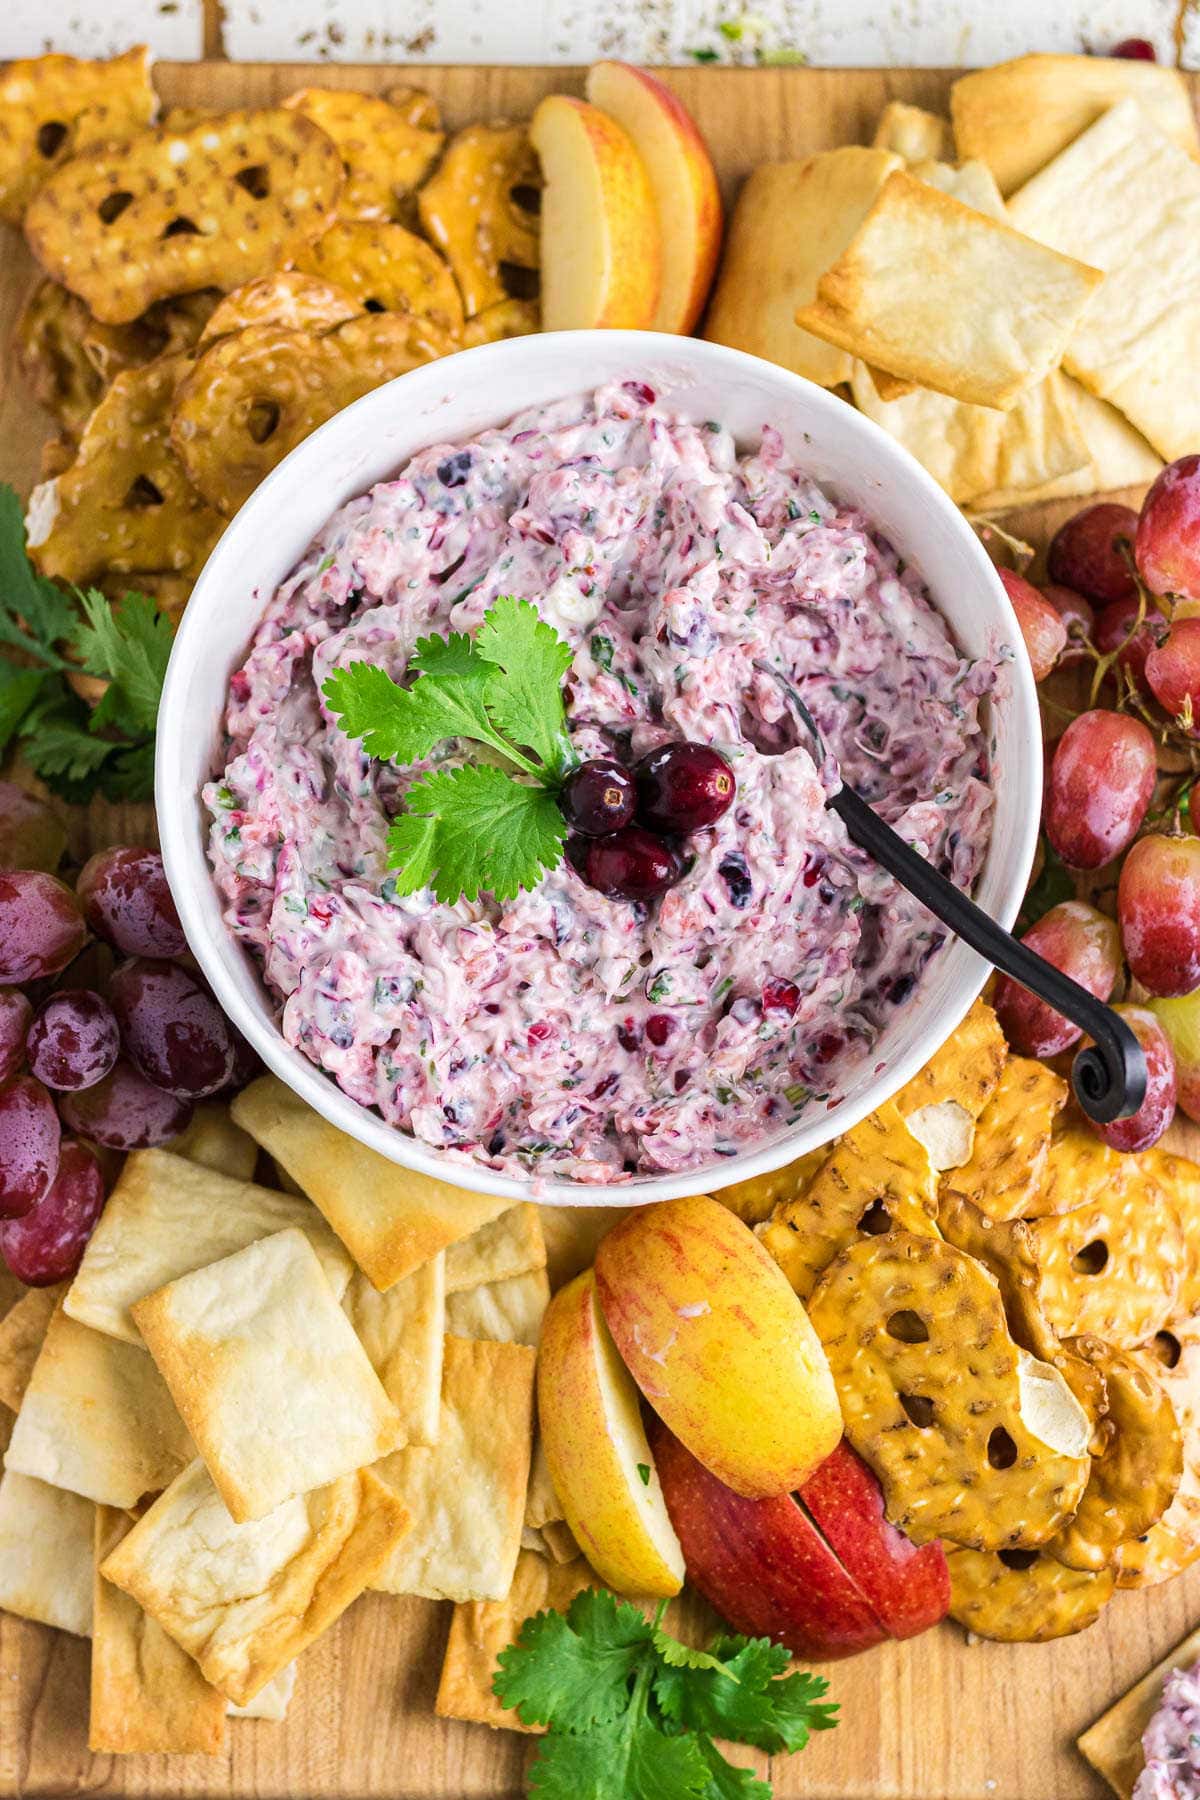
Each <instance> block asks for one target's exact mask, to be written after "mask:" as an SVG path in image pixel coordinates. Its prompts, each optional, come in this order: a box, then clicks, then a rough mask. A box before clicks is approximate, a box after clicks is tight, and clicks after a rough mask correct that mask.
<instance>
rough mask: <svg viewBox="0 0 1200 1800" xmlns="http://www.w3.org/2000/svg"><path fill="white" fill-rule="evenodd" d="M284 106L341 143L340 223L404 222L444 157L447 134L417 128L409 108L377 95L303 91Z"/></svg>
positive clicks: (322, 90)
mask: <svg viewBox="0 0 1200 1800" xmlns="http://www.w3.org/2000/svg"><path fill="white" fill-rule="evenodd" d="M283 104H284V105H285V106H288V107H291V108H293V109H294V110H295V111H296V112H299V113H303V114H304V116H305V118H306V119H311V120H312V122H313V124H314V125H319V126H320V128H321V130H322V131H323V132H324V133H325V135H326V137H329V138H331V139H332V140H333V142H334V143H335V144H336V145H337V150H338V155H339V156H340V157H341V159H342V162H343V163H344V164H345V168H346V185H345V186H344V187H343V189H342V194H341V199H340V200H339V201H338V217H339V219H393V220H396V219H403V218H404V216H405V202H406V201H407V200H408V199H409V197H410V196H411V195H412V194H413V193H415V192H416V190H417V188H419V187H420V185H421V183H422V182H423V181H424V179H425V177H426V176H427V175H428V173H429V171H430V169H432V167H433V165H434V163H435V162H436V161H437V159H438V157H439V155H440V154H441V149H442V145H443V144H444V143H445V141H446V139H445V133H444V132H441V131H438V130H436V129H432V130H431V129H430V128H429V127H428V126H425V125H420V124H414V123H413V122H412V119H411V118H410V116H409V113H410V112H411V110H412V109H413V107H414V106H415V104H416V103H415V101H410V102H409V103H408V107H407V110H405V109H402V108H399V107H395V106H392V105H391V104H390V103H389V102H388V101H387V100H381V99H380V98H379V96H378V94H356V93H352V92H350V91H349V90H347V89H345V88H315V87H310V88H301V89H300V90H299V91H298V92H297V93H295V94H289V95H288V97H287V99H286V100H285V101H284V102H283Z"/></svg>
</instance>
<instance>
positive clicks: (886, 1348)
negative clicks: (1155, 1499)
mask: <svg viewBox="0 0 1200 1800" xmlns="http://www.w3.org/2000/svg"><path fill="white" fill-rule="evenodd" d="M808 1310H809V1315H810V1317H811V1319H812V1322H813V1324H814V1326H815V1327H816V1329H817V1332H818V1334H819V1336H820V1338H821V1341H822V1343H823V1344H824V1346H825V1351H826V1354H827V1356H828V1357H829V1363H830V1367H831V1369H832V1371H833V1377H834V1380H835V1382H836V1383H837V1389H838V1395H839V1398H840V1400H841V1403H842V1412H843V1415H844V1417H845V1423H846V1436H847V1438H848V1439H849V1441H850V1443H851V1444H852V1445H853V1447H854V1449H856V1450H857V1451H858V1453H859V1455H860V1456H862V1457H863V1458H864V1459H865V1460H866V1461H867V1462H868V1463H869V1464H870V1465H871V1467H872V1468H873V1469H874V1471H875V1473H876V1475H877V1476H878V1477H879V1480H880V1482H881V1483H882V1485H883V1491H884V1498H885V1502H886V1507H887V1516H888V1518H889V1519H891V1520H892V1522H893V1523H894V1524H896V1525H899V1526H900V1527H901V1529H902V1530H904V1531H906V1532H907V1533H908V1535H909V1536H910V1537H911V1538H913V1540H914V1541H915V1542H917V1543H927V1542H928V1541H929V1540H930V1539H931V1538H935V1537H944V1538H950V1539H951V1540H952V1541H953V1542H955V1543H960V1544H968V1545H970V1546H972V1547H973V1548H975V1549H978V1550H1004V1549H1012V1548H1028V1549H1033V1548H1036V1547H1037V1546H1038V1545H1040V1544H1043V1543H1045V1542H1047V1541H1048V1540H1049V1539H1050V1538H1051V1537H1053V1536H1054V1534H1055V1532H1056V1531H1057V1530H1058V1529H1059V1528H1060V1526H1061V1525H1062V1524H1063V1523H1064V1522H1065V1521H1066V1519H1068V1518H1069V1517H1070V1515H1071V1514H1072V1513H1073V1512H1074V1510H1075V1508H1076V1506H1077V1505H1078V1503H1079V1498H1080V1495H1081V1494H1082V1493H1083V1490H1084V1488H1085V1486H1086V1484H1087V1479H1088V1475H1089V1473H1090V1470H1091V1461H1090V1458H1089V1457H1088V1455H1087V1443H1088V1439H1089V1436H1090V1432H1091V1425H1090V1422H1089V1421H1088V1419H1087V1416H1086V1414H1085V1413H1084V1411H1083V1409H1082V1407H1080V1406H1079V1403H1078V1401H1076V1400H1075V1399H1074V1397H1073V1396H1072V1395H1071V1393H1070V1391H1069V1389H1068V1388H1067V1387H1066V1384H1065V1382H1063V1380H1062V1377H1061V1376H1060V1375H1058V1374H1057V1372H1056V1371H1055V1370H1053V1369H1052V1368H1050V1367H1049V1366H1048V1365H1047V1364H1045V1363H1042V1362H1038V1361H1036V1360H1035V1359H1034V1358H1033V1357H1030V1356H1028V1355H1027V1354H1026V1353H1025V1352H1023V1351H1021V1350H1019V1349H1018V1347H1017V1345H1016V1344H1015V1343H1014V1342H1013V1340H1012V1338H1011V1337H1010V1335H1009V1331H1008V1326H1007V1324H1006V1322H1005V1317H1004V1307H1003V1304H1002V1302H1001V1298H1000V1289H999V1287H998V1286H997V1284H996V1282H995V1281H994V1280H993V1279H992V1277H991V1276H990V1275H989V1274H988V1273H987V1271H986V1270H985V1269H984V1268H982V1267H981V1266H980V1264H979V1263H977V1262H974V1261H973V1260H972V1259H971V1258H970V1257H969V1256H966V1255H964V1254H963V1252H962V1251H960V1250H956V1249H954V1248H953V1246H952V1245H950V1244H946V1243H943V1242H942V1241H941V1239H939V1238H936V1237H921V1236H917V1235H915V1234H914V1233H912V1232H908V1231H892V1232H889V1233H888V1234H887V1236H885V1237H879V1238H866V1239H860V1240H859V1241H858V1242H857V1243H854V1244H851V1246H850V1247H849V1249H847V1250H844V1251H843V1252H842V1254H841V1255H840V1256H839V1257H838V1258H837V1260H836V1261H835V1262H834V1263H833V1264H831V1266H830V1267H829V1268H828V1269H827V1270H826V1272H825V1274H824V1275H823V1276H822V1278H821V1280H820V1281H819V1283H818V1284H817V1287H816V1290H815V1291H814V1293H813V1296H812V1299H811V1300H810V1301H809V1308H808Z"/></svg>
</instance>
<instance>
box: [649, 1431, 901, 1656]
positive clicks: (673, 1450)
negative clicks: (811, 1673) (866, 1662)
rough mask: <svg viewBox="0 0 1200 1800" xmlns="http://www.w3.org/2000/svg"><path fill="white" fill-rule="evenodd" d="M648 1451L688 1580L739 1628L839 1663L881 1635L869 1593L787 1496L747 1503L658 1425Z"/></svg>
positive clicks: (881, 1639) (877, 1641)
mask: <svg viewBox="0 0 1200 1800" xmlns="http://www.w3.org/2000/svg"><path fill="white" fill-rule="evenodd" d="M653 1436H654V1455H655V1459H656V1462H657V1465H658V1470H659V1474H660V1476H661V1477H662V1485H663V1493H664V1494H665V1495H666V1501H667V1510H668V1512H669V1513H670V1515H671V1522H672V1524H673V1525H674V1527H675V1529H676V1531H677V1532H678V1533H679V1541H680V1543H681V1544H682V1545H683V1554H684V1557H685V1559H686V1562H687V1573H688V1580H689V1581H690V1582H691V1583H692V1586H693V1587H696V1588H699V1590H700V1592H701V1593H702V1594H703V1595H704V1598H705V1599H706V1600H707V1601H708V1603H709V1605H710V1606H712V1607H715V1609H716V1610H717V1612H719V1613H720V1615H721V1617H722V1618H723V1619H725V1620H727V1621H728V1623H729V1624H730V1625H732V1627H733V1628H734V1630H735V1631H741V1632H745V1633H746V1635H747V1636H748V1637H769V1638H773V1639H774V1640H775V1642H776V1643H778V1644H786V1646H787V1648H788V1649H789V1650H790V1651H791V1652H792V1654H793V1656H801V1657H804V1658H805V1659H806V1660H807V1661H812V1662H835V1661H837V1660H838V1659H840V1658H841V1657H844V1656H856V1655H857V1654H858V1652H859V1651H860V1650H870V1649H871V1648H872V1647H873V1646H874V1645H875V1644H882V1643H883V1642H884V1640H885V1639H886V1637H887V1635H888V1634H887V1632H886V1631H885V1630H884V1628H883V1626H882V1624H881V1623H880V1621H879V1619H878V1618H877V1617H876V1615H875V1613H874V1611H873V1610H872V1608H871V1606H870V1605H869V1604H868V1602H867V1600H866V1597H865V1596H864V1595H863V1593H862V1592H861V1590H860V1589H859V1588H858V1586H857V1585H856V1583H855V1582H854V1581H853V1580H852V1579H851V1577H850V1576H849V1575H848V1574H847V1573H846V1570H845V1569H844V1568H843V1567H842V1565H841V1563H840V1562H839V1561H838V1559H837V1557H836V1556H835V1555H834V1553H833V1551H832V1550H831V1549H830V1547H829V1545H828V1544H827V1543H826V1542H825V1539H824V1538H823V1537H822V1536H821V1534H820V1532H819V1531H818V1530H817V1528H816V1526H815V1525H814V1524H813V1522H812V1520H811V1519H810V1518H809V1516H808V1514H807V1513H806V1512H805V1511H804V1509H803V1507H801V1506H798V1505H797V1503H796V1501H795V1500H794V1498H793V1497H792V1495H791V1494H778V1495H776V1496H775V1497H774V1498H772V1499H770V1500H750V1499H747V1498H746V1497H745V1496H744V1495H742V1494H735V1493H734V1491H733V1489H732V1488H729V1487H726V1486H725V1485H724V1483H723V1482H720V1481H718V1480H717V1478H716V1476H715V1475H713V1474H711V1473H710V1472H709V1470H708V1469H706V1468H705V1467H704V1465H703V1463H700V1462H697V1460H696V1458H695V1457H694V1456H693V1455H692V1453H691V1451H690V1450H685V1448H684V1446H683V1445H682V1444H681V1443H680V1442H679V1439H678V1438H677V1437H673V1436H672V1434H671V1433H670V1432H669V1431H668V1430H667V1428H666V1426H665V1425H662V1424H661V1423H659V1424H656V1425H655V1426H654V1427H653Z"/></svg>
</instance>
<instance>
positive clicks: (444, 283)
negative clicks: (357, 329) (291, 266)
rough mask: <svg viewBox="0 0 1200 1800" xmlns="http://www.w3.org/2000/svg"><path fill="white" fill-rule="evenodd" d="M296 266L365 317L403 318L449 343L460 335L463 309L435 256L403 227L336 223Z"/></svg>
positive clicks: (447, 345) (348, 221)
mask: <svg viewBox="0 0 1200 1800" xmlns="http://www.w3.org/2000/svg"><path fill="white" fill-rule="evenodd" d="M295 262H296V267H297V268H298V269H301V270H303V271H304V272H305V273H306V274H309V275H317V276H319V277H320V278H321V280H322V281H328V282H332V283H333V285H334V286H335V287H340V288H342V289H344V291H345V292H346V293H348V294H350V295H351V296H352V297H353V299H354V300H356V301H357V302H358V304H359V305H360V306H363V307H365V308H366V309H367V311H368V312H395V313H407V314H409V315H411V316H412V317H413V318H415V319H420V320H422V321H424V322H425V323H427V324H428V325H429V326H431V327H432V329H433V331H434V333H435V334H440V335H441V336H442V337H444V338H446V339H447V340H450V341H448V342H446V343H444V344H442V346H441V349H440V350H439V351H438V352H437V353H438V354H441V352H442V351H444V350H447V349H451V348H453V347H454V344H455V343H456V342H457V338H458V334H459V333H460V332H461V330H462V322H463V309H462V301H461V300H460V299H459V297H458V289H457V287H456V286H455V284H454V277H453V276H452V275H451V273H450V271H449V269H448V268H447V267H446V264H445V263H444V262H443V261H442V259H441V257H440V256H439V255H438V253H437V251H436V250H435V249H433V247H432V246H431V245H429V244H427V243H426V242H425V240H424V238H419V237H418V236H417V235H416V233H415V232H413V231H407V230H405V228H404V226H403V225H371V224H366V223H364V222H363V221H361V220H355V219H340V220H339V221H338V223H337V224H336V225H334V226H332V227H331V228H330V230H328V231H327V232H326V233H325V235H324V237H321V238H318V240H317V242H316V243H315V244H310V245H307V246H306V247H305V249H304V250H303V251H301V252H300V253H299V254H298V255H297V257H296V259H295Z"/></svg>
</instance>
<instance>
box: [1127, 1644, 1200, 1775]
mask: <svg viewBox="0 0 1200 1800" xmlns="http://www.w3.org/2000/svg"><path fill="white" fill-rule="evenodd" d="M1142 1750H1143V1753H1144V1754H1145V1758H1146V1766H1145V1768H1144V1769H1143V1770H1142V1772H1141V1774H1140V1775H1139V1776H1138V1779H1137V1786H1136V1787H1135V1788H1134V1790H1133V1800H1200V1666H1198V1668H1192V1669H1173V1670H1172V1671H1171V1673H1170V1674H1169V1675H1168V1676H1167V1679H1166V1681H1165V1682H1164V1683H1163V1697H1162V1703H1161V1705H1160V1706H1159V1709H1158V1711H1157V1712H1156V1713H1155V1715H1154V1717H1153V1718H1152V1719H1151V1721H1150V1723H1149V1725H1147V1727H1146V1729H1145V1731H1144V1732H1143V1733H1142Z"/></svg>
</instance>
